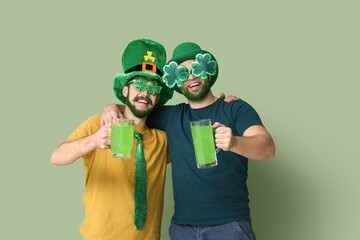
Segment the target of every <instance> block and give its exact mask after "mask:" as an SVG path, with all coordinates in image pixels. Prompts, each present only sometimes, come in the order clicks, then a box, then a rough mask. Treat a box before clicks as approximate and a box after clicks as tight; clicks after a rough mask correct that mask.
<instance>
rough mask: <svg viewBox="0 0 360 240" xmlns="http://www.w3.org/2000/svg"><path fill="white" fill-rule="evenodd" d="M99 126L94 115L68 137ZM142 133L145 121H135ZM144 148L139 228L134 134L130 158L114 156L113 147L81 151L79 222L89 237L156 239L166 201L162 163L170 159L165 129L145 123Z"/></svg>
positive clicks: (101, 239)
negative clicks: (81, 212) (144, 204)
mask: <svg viewBox="0 0 360 240" xmlns="http://www.w3.org/2000/svg"><path fill="white" fill-rule="evenodd" d="M99 129H100V116H99V115H95V116H93V117H91V118H89V119H88V120H86V121H85V122H84V123H83V124H82V125H81V126H80V127H79V128H78V129H76V130H75V131H74V132H73V133H72V134H71V136H70V137H69V139H71V140H77V139H80V138H83V137H86V136H89V135H91V134H94V133H95V132H97V131H98V130H99ZM134 129H135V131H136V132H139V133H143V131H144V126H143V125H134ZM142 139H143V152H144V156H145V160H146V176H147V217H146V222H145V225H144V227H143V228H142V229H140V230H137V229H136V227H135V224H134V206H135V203H134V183H135V155H136V145H137V141H138V140H137V139H136V138H135V137H134V145H133V148H132V150H131V158H130V159H122V158H113V157H112V153H111V150H110V149H108V150H101V149H98V148H97V149H95V150H94V151H92V152H90V153H88V154H86V155H84V156H83V163H84V169H85V177H86V181H85V193H84V207H85V220H84V222H83V223H82V225H81V227H80V233H81V235H82V237H83V239H85V240H88V239H91V240H115V239H116V240H118V239H126V240H137V239H139V240H150V239H151V240H153V239H160V227H161V218H162V213H163V203H164V185H165V174H166V164H167V163H168V162H170V154H169V149H168V145H167V138H166V134H165V132H163V131H160V130H157V129H149V128H147V129H146V131H145V133H144V135H143V138H142Z"/></svg>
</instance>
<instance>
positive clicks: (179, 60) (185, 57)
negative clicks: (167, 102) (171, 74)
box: [167, 49, 219, 94]
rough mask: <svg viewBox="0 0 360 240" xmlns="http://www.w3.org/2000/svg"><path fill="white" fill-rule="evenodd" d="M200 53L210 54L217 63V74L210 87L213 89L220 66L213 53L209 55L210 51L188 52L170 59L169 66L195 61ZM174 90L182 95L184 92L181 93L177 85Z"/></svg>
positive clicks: (212, 78) (212, 77) (196, 50)
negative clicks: (170, 64)
mask: <svg viewBox="0 0 360 240" xmlns="http://www.w3.org/2000/svg"><path fill="white" fill-rule="evenodd" d="M199 53H201V54H205V53H208V54H210V56H211V60H214V61H215V62H216V65H217V68H216V72H215V75H213V76H211V82H210V87H212V85H214V83H215V82H216V79H217V76H218V74H219V65H218V62H217V61H216V59H215V57H214V56H213V55H212V54H211V53H209V52H208V51H205V50H201V49H195V50H192V51H187V52H184V53H182V54H178V55H176V56H174V57H173V58H172V59H170V60H169V61H168V63H167V64H169V63H170V62H172V61H174V62H176V63H177V64H180V63H182V62H184V61H187V60H191V59H195V56H196V55H197V54H199ZM174 88H175V90H176V91H177V92H178V93H181V94H182V92H181V91H180V88H179V87H178V86H177V85H175V87H174Z"/></svg>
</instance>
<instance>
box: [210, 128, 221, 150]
mask: <svg viewBox="0 0 360 240" xmlns="http://www.w3.org/2000/svg"><path fill="white" fill-rule="evenodd" d="M212 130H213V131H214V132H215V130H216V128H213V129H212ZM214 145H215V146H216V144H215V136H214ZM221 150H222V149H221V148H217V147H215V154H218V153H219V152H220V151H221Z"/></svg>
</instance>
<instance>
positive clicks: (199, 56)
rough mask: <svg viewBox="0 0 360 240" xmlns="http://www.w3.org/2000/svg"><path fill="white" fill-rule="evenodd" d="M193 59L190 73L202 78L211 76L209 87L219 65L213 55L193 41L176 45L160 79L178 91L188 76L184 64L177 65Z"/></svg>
mask: <svg viewBox="0 0 360 240" xmlns="http://www.w3.org/2000/svg"><path fill="white" fill-rule="evenodd" d="M191 59H194V60H195V62H194V63H192V64H191V74H192V75H194V76H195V77H201V78H203V79H206V78H208V76H209V75H210V76H211V81H210V87H211V86H212V85H214V83H215V81H216V79H217V76H218V74H219V67H218V64H217V61H216V59H215V57H214V56H213V55H212V54H211V53H210V52H208V51H205V50H202V49H201V48H200V46H199V45H197V44H196V43H193V42H184V43H181V44H180V45H178V46H177V47H176V48H175V49H174V52H173V57H172V58H171V59H170V60H169V61H168V63H167V65H165V67H164V76H163V78H162V81H163V82H164V83H165V84H166V85H167V86H168V87H170V88H175V90H176V91H177V92H179V93H181V91H180V87H181V86H182V85H183V82H184V81H186V80H187V79H188V77H189V74H190V73H189V72H188V71H187V69H186V68H185V67H184V66H179V64H181V63H182V62H184V61H187V60H191Z"/></svg>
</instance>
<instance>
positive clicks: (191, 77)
mask: <svg viewBox="0 0 360 240" xmlns="http://www.w3.org/2000/svg"><path fill="white" fill-rule="evenodd" d="M194 78H195V77H194V75H192V73H191V72H189V78H188V79H189V80H192V79H194Z"/></svg>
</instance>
